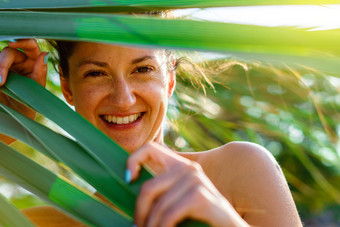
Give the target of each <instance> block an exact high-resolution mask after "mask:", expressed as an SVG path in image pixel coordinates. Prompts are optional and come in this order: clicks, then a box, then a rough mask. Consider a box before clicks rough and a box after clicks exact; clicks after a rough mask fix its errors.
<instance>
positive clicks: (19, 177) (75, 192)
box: [0, 142, 131, 226]
mask: <svg viewBox="0 0 340 227" xmlns="http://www.w3.org/2000/svg"><path fill="white" fill-rule="evenodd" d="M0 153H1V159H0V173H1V175H3V176H5V177H7V178H8V179H11V180H13V181H14V182H16V183H18V184H20V185H22V186H24V187H25V188H26V189H28V190H30V191H32V192H34V193H35V194H37V195H39V197H41V198H43V199H45V200H46V201H50V202H52V203H54V204H55V205H56V206H58V207H60V208H61V209H63V210H64V211H66V212H67V213H69V214H70V215H71V216H74V217H75V218H77V219H78V220H81V221H83V222H85V223H87V224H90V225H96V226H111V223H117V225H119V226H131V221H130V220H128V219H126V218H124V217H123V216H121V215H120V214H118V213H117V212H116V211H114V210H112V209H111V208H109V207H108V206H106V205H105V204H103V203H102V202H100V201H98V200H97V199H95V198H94V197H92V196H91V195H89V194H87V193H85V192H83V191H81V190H79V189H77V188H76V187H74V186H72V185H71V184H70V183H68V182H67V181H65V180H64V179H62V178H60V177H58V176H56V175H55V174H54V173H52V172H50V171H49V170H47V169H45V168H43V167H42V166H40V165H39V164H37V163H35V162H33V161H32V160H30V159H29V158H27V157H25V156H24V155H22V154H21V153H19V152H17V151H16V150H14V149H13V148H11V147H9V146H7V145H6V144H4V143H2V142H0Z"/></svg>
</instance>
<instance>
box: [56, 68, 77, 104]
mask: <svg viewBox="0 0 340 227" xmlns="http://www.w3.org/2000/svg"><path fill="white" fill-rule="evenodd" d="M58 70H59V75H60V76H59V77H60V87H61V91H62V92H63V95H64V97H65V99H66V101H67V102H68V104H70V105H72V106H74V103H73V94H72V91H71V89H70V82H69V78H65V77H64V76H63V72H62V70H61V68H60V66H58Z"/></svg>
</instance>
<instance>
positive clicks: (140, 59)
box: [131, 55, 155, 64]
mask: <svg viewBox="0 0 340 227" xmlns="http://www.w3.org/2000/svg"><path fill="white" fill-rule="evenodd" d="M154 58H155V57H154V56H149V55H147V56H143V57H140V58H136V59H133V60H132V61H131V64H137V63H139V62H142V61H145V60H148V59H154Z"/></svg>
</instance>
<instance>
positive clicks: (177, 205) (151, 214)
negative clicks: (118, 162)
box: [127, 143, 248, 227]
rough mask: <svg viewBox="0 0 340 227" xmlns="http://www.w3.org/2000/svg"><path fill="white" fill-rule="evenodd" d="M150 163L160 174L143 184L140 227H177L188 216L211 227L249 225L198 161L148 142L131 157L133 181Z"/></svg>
mask: <svg viewBox="0 0 340 227" xmlns="http://www.w3.org/2000/svg"><path fill="white" fill-rule="evenodd" d="M146 163H148V164H150V165H152V168H153V169H157V172H160V174H158V175H157V176H156V177H155V178H153V179H151V180H149V181H147V182H145V183H144V184H143V186H142V189H141V191H140V194H139V197H138V199H137V202H136V211H135V224H136V225H137V226H138V227H142V226H148V227H151V226H164V227H168V226H176V224H179V223H180V222H181V221H183V220H185V219H187V218H190V219H196V220H200V221H203V222H206V223H208V224H209V225H210V226H248V225H247V224H246V223H245V222H244V221H243V220H242V218H241V217H240V216H239V215H238V214H237V212H236V211H235V210H234V208H233V207H232V206H231V205H230V203H229V202H228V201H227V199H225V197H223V195H221V194H220V193H219V191H218V190H217V189H216V188H215V186H214V185H213V184H212V182H211V181H210V180H209V179H208V177H207V176H206V175H205V174H204V172H203V170H202V168H201V166H200V165H199V164H198V163H196V162H193V161H191V160H188V159H186V158H184V157H182V156H179V155H177V154H176V153H175V152H173V151H170V150H169V149H167V148H165V147H163V146H161V145H159V144H157V143H148V144H146V145H144V146H143V147H142V148H140V149H139V150H137V151H136V152H134V153H133V154H132V155H131V156H130V157H129V159H128V162H127V166H128V169H129V171H131V179H132V180H134V179H136V178H137V177H138V172H139V170H140V168H141V166H142V165H143V164H146Z"/></svg>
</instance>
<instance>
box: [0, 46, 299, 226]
mask: <svg viewBox="0 0 340 227" xmlns="http://www.w3.org/2000/svg"><path fill="white" fill-rule="evenodd" d="M59 44H60V45H59V46H57V47H58V49H59V55H60V56H59V58H60V59H59V60H60V62H59V71H60V74H61V75H60V78H61V88H62V92H63V94H64V96H65V98H66V100H67V102H68V103H69V104H71V105H74V107H75V109H76V111H77V112H78V113H80V114H81V115H82V116H84V117H85V118H86V119H88V120H89V121H90V122H91V123H92V124H94V125H95V126H96V127H98V128H99V129H100V130H102V131H103V132H104V133H106V134H107V135H108V136H109V137H110V138H112V139H113V140H114V141H116V142H117V143H118V144H120V145H121V146H122V147H123V148H125V149H126V150H127V151H128V152H130V153H131V156H130V158H129V159H128V163H127V166H128V169H127V171H126V173H127V174H126V181H127V182H130V181H133V180H135V179H136V178H137V177H138V171H139V169H140V167H141V165H144V164H145V165H148V167H150V169H151V170H152V171H154V172H155V174H156V177H155V178H153V179H152V180H150V181H148V182H146V183H145V184H144V185H143V187H142V190H141V192H140V195H139V197H138V200H137V203H136V212H135V219H134V221H135V224H136V226H175V225H176V224H177V223H179V222H180V221H181V220H183V219H186V218H192V219H197V220H201V221H204V222H206V223H208V224H210V225H211V226H248V225H254V226H302V224H301V222H300V219H299V216H298V213H297V210H296V207H295V205H294V202H293V199H292V196H291V194H290V191H289V188H288V185H287V183H286V181H285V179H284V176H283V174H282V172H281V170H280V168H279V166H278V164H277V163H276V161H275V160H274V158H273V157H272V156H271V154H270V153H269V152H268V151H267V150H265V149H264V148H263V147H261V146H258V145H255V144H252V143H245V142H233V143H228V144H226V145H224V146H222V147H218V148H216V149H213V150H209V151H204V152H198V153H178V152H175V151H172V150H170V149H169V148H167V146H166V145H165V144H164V143H163V135H162V122H163V121H164V117H165V113H166V108H167V101H168V99H169V97H170V96H171V95H172V92H173V90H174V88H175V71H174V67H175V65H176V62H175V61H174V59H173V58H172V57H171V56H169V55H168V54H167V52H166V51H164V50H156V49H142V48H133V47H124V46H116V45H108V44H99V43H87V42H76V43H71V42H60V43H59ZM18 48H20V49H22V50H24V53H23V52H21V51H19V50H17V49H18ZM46 56H47V53H41V52H40V49H39V47H38V45H37V43H36V41H35V40H19V41H17V42H11V43H9V47H6V48H5V49H4V50H2V52H1V54H0V75H1V82H0V86H3V85H4V84H5V82H6V79H7V75H8V70H9V69H11V70H14V71H16V72H18V73H19V74H21V75H24V76H27V77H30V78H32V79H34V80H36V81H37V82H38V83H40V84H41V85H43V86H44V85H45V81H46V71H47V67H46V61H44V58H45V59H46ZM6 100H8V99H7V98H6V97H5V95H3V94H2V96H1V101H2V102H6V104H7V105H10V106H11V107H14V108H16V109H18V110H20V111H21V112H23V113H25V114H26V115H28V116H30V117H31V118H33V117H34V114H35V113H33V112H31V111H28V110H27V109H24V108H23V107H22V106H19V104H17V103H13V101H10V102H8V101H6ZM0 139H1V140H2V141H6V142H7V143H10V142H12V141H13V140H12V139H10V138H8V137H4V136H2V137H1V138H0ZM24 213H25V214H26V215H27V216H28V217H29V218H31V220H33V221H34V222H35V223H37V225H40V226H46V225H47V224H49V226H76V225H77V224H76V223H77V222H76V221H74V220H72V219H71V218H68V217H67V216H66V215H64V214H62V213H60V212H59V211H57V210H55V209H54V208H51V207H38V208H31V209H28V210H25V211H24ZM56 222H60V223H61V222H62V224H60V225H58V224H56ZM53 224H54V225H53ZM79 226H81V225H80V224H79Z"/></svg>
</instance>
